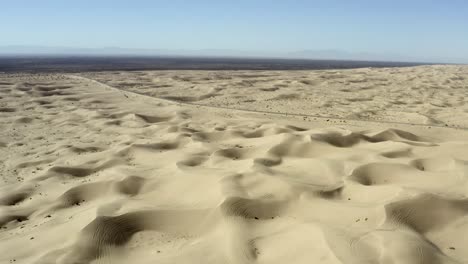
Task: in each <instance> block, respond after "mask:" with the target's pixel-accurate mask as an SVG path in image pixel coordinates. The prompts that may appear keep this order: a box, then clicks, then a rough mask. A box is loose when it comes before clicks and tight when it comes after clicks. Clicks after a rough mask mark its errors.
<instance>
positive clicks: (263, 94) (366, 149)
mask: <svg viewBox="0 0 468 264" xmlns="http://www.w3.org/2000/svg"><path fill="white" fill-rule="evenodd" d="M467 72H468V68H466V67H462V66H431V67H415V68H394V69H358V70H346V71H309V72H306V71H301V72H257V71H250V72H247V71H245V72H241V71H231V72H214V71H213V72H208V71H207V72H193V71H180V72H175V71H172V72H155V71H149V72H101V73H83V74H79V75H78V74H75V75H59V74H44V75H39V74H36V75H27V74H17V75H12V74H3V75H0V97H1V98H0V128H1V129H0V160H1V162H0V253H1V254H0V263H44V264H46V263H61V264H77V263H168V264H169V263H213V264H214V263H233V264H244V263H246V264H250V263H251V264H254V263H259V264H260V263H265V264H266V263H278V264H280V263H281V264H282V263H330V264H331V263H343V264H344V263H346V264H348V263H351V264H352V263H356V264H365V263H369V264H370V263H372V264H373V263H382V264H388V263H408V264H413V263H425V264H426V263H428V264H442V263H444V264H445V263H447V264H448V263H453V264H455V263H468V248H467V244H468V243H467V241H466V239H467V237H468V217H467V215H468V196H467V195H468V178H467V177H468V132H467V131H466V129H465V128H466V127H467V125H468V124H467V123H466V122H467V121H466V120H467V119H466V118H465V115H468V111H466V109H465V108H466V105H465V104H464V102H465V98H466V96H465V95H466V93H468V80H466V81H465V80H464V77H463V76H464V74H465V73H467ZM301 76H302V77H301ZM304 76H308V77H307V78H305V77H304ZM337 76H340V77H337ZM382 76H386V77H385V80H384V77H382ZM332 77H333V78H332ZM169 79H171V80H169ZM260 79H262V80H266V81H259V80H260ZM449 79H451V81H447V80H449ZM384 84H385V85H384ZM416 84H418V85H419V86H418V85H416ZM442 84H443V86H441V85H442ZM249 85H250V86H249ZM414 85H416V86H418V87H419V88H418V89H416V88H414V87H415V86H414ZM338 86H340V87H341V88H340V89H343V90H344V89H346V90H347V91H339V90H338V88H337V87H338ZM363 87H367V88H365V89H364V88H363ZM368 87H371V88H368ZM431 87H433V88H431ZM117 88H119V89H117ZM370 91H372V92H370ZM135 92H137V93H140V94H137V93H135ZM147 95H150V96H147ZM314 95H317V97H316V98H315V99H314V100H315V101H314V100H312V99H307V98H314ZM158 97H159V98H158ZM396 98H398V100H399V101H401V102H405V104H399V103H396V102H397V99H396ZM168 99H169V100H168ZM245 100H250V101H251V102H245ZM416 101H421V103H417V102H416ZM436 101H438V102H439V104H437V105H438V106H435V105H436V103H435V102H436ZM236 102H237V103H236ZM343 102H346V103H347V104H343ZM327 103H328V104H329V105H328V106H326V107H325V106H319V105H320V104H327ZM199 104H204V105H206V106H202V105H199ZM267 106H268V107H267ZM222 107H225V108H222ZM226 107H227V108H237V109H242V110H232V109H226ZM369 109H371V110H372V111H374V112H375V114H374V115H368V116H364V115H362V113H364V112H365V111H370V110H369ZM245 110H251V111H245ZM270 112H272V113H270ZM356 113H361V115H358V114H356ZM302 114H305V115H302ZM320 116H323V117H320ZM422 116H425V118H422ZM446 124H447V125H448V127H447V126H446Z"/></svg>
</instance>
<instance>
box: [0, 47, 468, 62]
mask: <svg viewBox="0 0 468 264" xmlns="http://www.w3.org/2000/svg"><path fill="white" fill-rule="evenodd" d="M0 55H1V56H135V57H140V56H150V57H199V58H200V57H206V58H244V59H248V58H252V59H297V60H301V59H302V60H342V61H343V60H347V61H381V62H410V63H431V64H436V63H441V64H468V59H465V58H440V57H426V58H422V57H418V56H414V57H413V56H407V55H402V54H396V53H391V52H381V53H370V52H350V51H346V50H340V49H302V50H296V51H271V50H270V51H265V50H262V51H260V50H236V49H216V48H204V49H164V48H126V47H116V46H112V47H97V48H96V47H69V46H44V45H3V46H0Z"/></svg>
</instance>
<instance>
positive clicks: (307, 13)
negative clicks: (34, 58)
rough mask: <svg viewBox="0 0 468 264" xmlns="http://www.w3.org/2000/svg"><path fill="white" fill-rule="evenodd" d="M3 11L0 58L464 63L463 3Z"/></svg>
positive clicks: (121, 4) (87, 5) (41, 5)
mask: <svg viewBox="0 0 468 264" xmlns="http://www.w3.org/2000/svg"><path fill="white" fill-rule="evenodd" d="M0 7H1V8H0V34H1V36H2V37H1V39H0V54H8V53H15V52H16V53H41V52H45V53H54V52H59V53H60V52H63V53H66V52H73V51H79V52H85V53H86V52H90V53H93V54H99V53H100V52H102V53H103V54H107V53H112V52H115V53H119V52H120V53H138V54H155V55H167V54H169V55H178V54H180V55H216V56H222V55H228V56H260V57H261V56H265V57H295V58H302V57H303V58H329V59H364V60H365V59H372V60H379V59H380V60H402V61H405V60H406V61H429V62H430V61H433V62H455V63H468V33H467V30H466V29H467V28H468V16H467V15H466V14H468V2H466V1H460V0H453V1H420V0H416V1H401V0H397V1H386V2H385V3H384V2H383V1H336V0H335V1H333V0H332V1H330V0H329V1H259V0H257V1H255V0H253V1H242V0H241V1H141V0H140V1H107V0H103V1H89V0H85V1H50V0H49V1H47V0H46V1H21V0H20V1H0ZM110 47H113V48H110ZM115 47H117V48H118V49H116V48H115Z"/></svg>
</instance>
